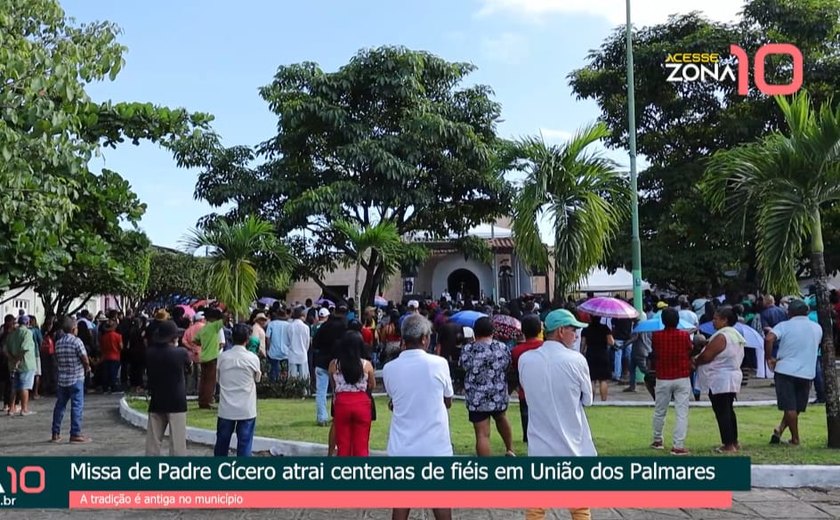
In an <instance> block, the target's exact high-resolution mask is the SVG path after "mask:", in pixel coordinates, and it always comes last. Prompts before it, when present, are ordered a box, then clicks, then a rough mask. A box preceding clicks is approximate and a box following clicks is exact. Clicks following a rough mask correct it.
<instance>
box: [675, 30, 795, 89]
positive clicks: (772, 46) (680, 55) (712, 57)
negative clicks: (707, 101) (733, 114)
mask: <svg viewBox="0 0 840 520" xmlns="http://www.w3.org/2000/svg"><path fill="white" fill-rule="evenodd" d="M729 52H730V53H732V55H733V56H734V57H735V58H737V59H738V65H737V71H736V69H734V68H733V67H732V65H728V64H724V63H722V62H721V59H720V54H718V53H715V52H673V53H669V54H668V55H667V56H666V58H665V68H666V69H667V70H668V71H669V73H668V78H667V81H669V82H672V83H673V82H691V81H724V80H729V81H737V82H738V94H740V95H742V96H746V95H747V94H748V92H749V87H750V85H749V79H750V78H749V76H750V74H749V68H750V57H749V56H748V55H747V52H746V51H745V50H744V49H742V48H741V47H739V46H737V45H735V44H732V45H730V46H729ZM772 55H783V56H790V57H791V60H792V67H793V74H792V75H791V80H790V83H788V84H786V85H772V84H770V83H767V78H766V77H765V75H764V71H765V60H766V59H767V57H768V56H772ZM753 73H754V74H753V75H754V77H755V86H756V87H757V88H758V90H759V91H761V92H762V93H763V94H767V95H768V96H787V95H790V94H793V93H794V92H796V91H798V90H799V89H800V88H801V87H802V52H800V50H799V49H798V48H797V47H796V46H795V45H792V44H790V43H768V44H766V45H762V46H761V47H759V49H758V51H756V53H755V58H754V60H753Z"/></svg>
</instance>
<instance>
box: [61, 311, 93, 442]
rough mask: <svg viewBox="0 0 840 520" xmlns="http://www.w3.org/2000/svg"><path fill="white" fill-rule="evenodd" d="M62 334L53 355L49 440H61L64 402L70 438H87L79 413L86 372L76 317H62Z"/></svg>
mask: <svg viewBox="0 0 840 520" xmlns="http://www.w3.org/2000/svg"><path fill="white" fill-rule="evenodd" d="M61 330H62V331H64V335H63V336H61V338H60V339H59V340H58V341H57V342H56V344H55V359H56V365H57V367H58V386H57V388H56V400H55V408H54V409H53V423H52V442H60V441H61V422H62V421H63V420H64V410H65V409H66V408H67V402H68V401H70V402H71V406H70V442H72V443H85V442H90V439H89V438H88V437H85V436H84V435H82V413H83V411H84V406H85V375H87V374H90V362H89V361H88V355H87V351H86V350H85V346H84V344H83V343H82V340H80V339H79V338H78V337H76V331H77V329H76V321H75V320H73V319H72V318H69V317H68V318H64V322H62V324H61Z"/></svg>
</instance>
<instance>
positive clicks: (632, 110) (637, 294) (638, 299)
mask: <svg viewBox="0 0 840 520" xmlns="http://www.w3.org/2000/svg"><path fill="white" fill-rule="evenodd" d="M626 3H627V24H626V31H627V124H628V135H629V141H630V190H631V191H632V193H631V194H630V197H631V198H630V206H631V210H632V212H633V217H632V226H633V230H632V231H633V239H632V243H631V247H632V250H633V306H634V307H636V310H637V311H639V314H640V315H644V306H643V304H642V245H641V242H640V240H639V188H638V185H637V182H636V90H635V88H634V81H635V80H634V79H633V26H632V24H631V23H630V0H626Z"/></svg>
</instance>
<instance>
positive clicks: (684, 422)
mask: <svg viewBox="0 0 840 520" xmlns="http://www.w3.org/2000/svg"><path fill="white" fill-rule="evenodd" d="M679 323H680V315H679V313H678V312H677V311H676V310H675V309H671V308H668V309H665V310H663V311H662V324H663V325H665V330H661V331H658V332H654V333H653V337H652V343H653V366H654V368H655V370H656V407H655V408H654V411H653V443H652V444H651V445H650V447H651V448H653V449H656V450H661V449H663V448H664V444H663V442H662V429H663V428H664V426H665V415H666V414H667V413H668V405H669V404H670V402H671V398H673V399H674V408H675V411H676V413H677V424H676V425H675V426H674V443H673V447H672V448H671V454H672V455H688V450H687V449H686V448H685V436H686V431H687V430H688V403H689V400H690V397H691V380H690V378H689V376H690V375H691V357H690V356H691V350H692V347H693V345H692V342H691V337H690V336H689V335H688V332H685V331H683V330H678V329H677V326H678V325H679Z"/></svg>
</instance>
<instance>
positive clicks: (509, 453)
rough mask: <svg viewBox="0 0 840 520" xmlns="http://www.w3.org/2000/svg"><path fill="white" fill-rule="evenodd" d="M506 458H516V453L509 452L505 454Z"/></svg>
mask: <svg viewBox="0 0 840 520" xmlns="http://www.w3.org/2000/svg"><path fill="white" fill-rule="evenodd" d="M505 457H516V453H514V452H513V450H508V451H507V452H505Z"/></svg>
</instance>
